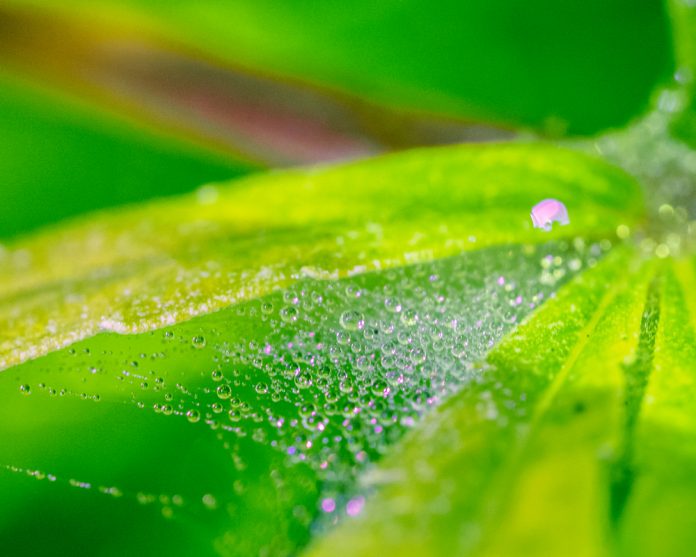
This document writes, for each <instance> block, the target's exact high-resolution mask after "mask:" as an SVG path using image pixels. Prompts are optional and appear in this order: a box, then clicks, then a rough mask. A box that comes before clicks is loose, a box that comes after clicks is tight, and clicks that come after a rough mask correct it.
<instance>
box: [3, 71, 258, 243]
mask: <svg viewBox="0 0 696 557" xmlns="http://www.w3.org/2000/svg"><path fill="white" fill-rule="evenodd" d="M0 88H1V89H2V95H1V97H2V100H1V101H0V137H2V144H1V145H0V237H10V236H13V235H16V234H18V233H21V232H26V231H28V230H31V229H34V228H36V227H38V226H41V225H45V224H48V223H53V222H55V221H58V220H60V219H62V218H65V217H69V216H73V215H75V214H78V213H83V212H85V211H89V210H94V209H97V208H102V207H108V206H112V205H120V204H125V203H131V202H135V201H141V200H144V199H148V198H152V197H159V196H165V195H171V194H177V193H182V192H185V191H190V190H193V189H194V188H195V187H197V186H198V185H200V184H201V183H205V182H206V181H212V180H222V179H227V178H229V177H233V176H236V175H239V174H240V173H243V172H247V171H248V170H249V169H250V165H249V164H247V163H243V162H235V161H233V160H230V159H228V158H225V157H223V156H222V155H219V154H218V155H215V154H213V153H208V152H205V151H204V150H202V149H201V148H198V147H195V146H192V145H190V144H186V143H184V142H179V141H176V140H173V139H164V138H162V137H159V136H157V135H155V134H153V133H152V132H150V131H147V130H145V129H142V128H140V127H135V126H132V125H129V124H127V123H125V122H122V121H119V120H116V119H113V118H109V117H107V116H104V115H100V114H97V113H95V112H94V111H91V110H89V109H87V108H85V107H82V106H80V105H77V104H75V103H73V102H70V101H68V100H66V99H64V98H60V97H58V96H55V95H51V94H44V93H39V92H38V91H37V90H36V89H34V88H32V87H30V86H27V85H26V84H24V83H21V82H19V81H17V80H14V79H10V78H9V77H7V76H0Z"/></svg>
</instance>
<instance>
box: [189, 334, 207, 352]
mask: <svg viewBox="0 0 696 557" xmlns="http://www.w3.org/2000/svg"><path fill="white" fill-rule="evenodd" d="M205 344H206V342H205V337H203V336H201V335H196V336H195V337H193V338H192V339H191V345H192V346H193V347H194V348H199V349H200V348H205Z"/></svg>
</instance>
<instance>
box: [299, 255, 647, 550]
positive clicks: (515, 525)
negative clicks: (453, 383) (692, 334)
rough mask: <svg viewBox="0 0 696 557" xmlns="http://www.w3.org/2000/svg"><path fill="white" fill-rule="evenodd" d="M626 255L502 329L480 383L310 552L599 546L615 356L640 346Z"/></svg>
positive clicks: (620, 368) (621, 388)
mask: <svg viewBox="0 0 696 557" xmlns="http://www.w3.org/2000/svg"><path fill="white" fill-rule="evenodd" d="M625 258H626V254H625V253H624V254H614V257H610V258H609V259H608V260H606V261H605V262H604V263H602V264H600V265H599V266H598V267H597V268H596V269H594V270H591V271H588V272H587V273H585V274H584V275H582V276H581V277H579V278H577V279H576V280H574V281H573V282H572V283H571V284H569V285H568V286H567V287H565V288H564V289H563V290H561V291H560V292H559V294H558V297H557V298H556V300H553V301H551V302H549V303H547V304H546V305H545V306H544V307H543V308H542V309H541V310H540V311H539V313H537V314H536V315H535V316H533V317H532V319H531V320H530V321H529V322H528V323H526V324H523V325H522V326H521V327H520V328H519V329H518V330H517V331H515V332H514V333H513V334H512V335H510V336H509V337H507V338H506V339H504V340H503V342H502V343H501V344H499V345H498V346H497V347H496V348H495V349H494V351H493V352H492V353H491V354H490V356H489V358H488V362H489V363H490V364H492V366H493V367H492V368H489V369H485V368H484V371H483V372H482V376H481V379H480V381H478V382H477V383H474V384H472V385H470V386H469V388H467V389H465V390H463V391H462V393H461V394H460V395H458V396H457V397H455V398H454V399H453V400H452V401H451V402H450V403H449V404H448V405H447V406H446V407H443V408H442V409H441V411H439V412H437V414H436V415H434V416H431V418H432V419H431V420H426V421H425V422H424V423H423V424H422V426H421V427H420V428H419V430H418V431H417V432H414V435H413V436H411V437H410V438H409V439H407V440H406V441H405V443H403V444H402V445H401V446H400V447H397V448H396V450H395V451H394V452H393V453H392V454H391V455H390V457H389V458H388V459H387V460H386V461H385V462H384V463H383V465H382V466H381V467H380V468H378V469H377V470H376V471H375V473H374V475H373V482H372V483H369V482H368V484H367V486H369V487H372V488H374V487H376V489H377V490H378V492H377V493H376V494H375V496H374V499H373V500H372V501H370V500H369V499H368V503H367V507H366V510H365V513H364V515H363V516H361V517H359V518H358V519H357V520H353V521H351V520H350V518H347V519H346V522H345V523H344V524H343V525H342V526H340V527H339V528H338V530H336V531H335V532H334V533H331V534H329V535H328V536H327V537H326V538H325V539H324V540H320V541H319V542H318V543H317V544H316V545H315V546H314V547H313V548H312V549H311V550H310V551H309V554H310V555H328V554H339V555H342V554H345V555H371V554H374V553H375V552H376V551H379V552H380V553H381V554H385V555H453V554H457V555H477V556H478V555H481V556H483V555H556V554H558V555H565V554H573V555H601V554H604V553H607V552H609V551H610V550H611V546H612V543H613V542H612V534H611V528H612V526H611V518H610V491H611V470H612V466H613V462H614V459H618V458H619V457H620V454H621V446H622V443H623V436H624V411H623V406H624V396H625V380H624V374H625V373H626V372H625V370H624V363H625V361H626V359H627V358H628V357H630V356H632V355H635V354H637V353H638V345H639V334H638V333H639V331H641V328H642V324H641V323H642V321H643V315H642V314H643V308H644V304H645V302H646V292H647V291H648V285H649V284H650V281H651V279H652V273H651V272H649V270H650V266H648V267H647V268H640V266H638V267H636V266H635V265H630V264H627V261H626V259H625ZM627 267H628V268H629V269H630V268H631V267H632V271H631V272H630V273H628V274H626V273H625V272H624V269H626V268H627ZM622 275H623V276H622Z"/></svg>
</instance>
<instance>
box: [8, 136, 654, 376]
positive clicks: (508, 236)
mask: <svg viewBox="0 0 696 557" xmlns="http://www.w3.org/2000/svg"><path fill="white" fill-rule="evenodd" d="M545 198H557V199H561V200H562V201H563V202H564V203H565V205H566V207H567V208H568V211H569V212H570V215H571V223H570V225H569V226H567V227H561V228H557V229H556V230H555V231H553V232H552V233H551V234H545V233H544V232H542V231H540V230H537V229H534V228H533V227H532V223H531V219H530V217H529V211H530V209H531V208H532V206H534V205H535V204H536V203H538V202H539V201H541V200H542V199H545ZM642 214H643V207H642V203H641V195H640V192H639V190H638V187H637V186H636V184H635V183H634V182H633V181H632V180H631V179H630V178H628V177H627V176H626V175H625V174H623V173H622V172H620V171H618V170H616V169H613V168H612V167H609V166H607V165H604V164H602V163H600V162H599V161H597V160H595V159H592V158H589V157H585V156H582V155H579V154H576V153H573V152H570V151H564V150H562V149H559V148H557V147H553V146H549V145H543V144H531V143H530V144H508V145H489V146H471V147H454V148H443V149H433V150H423V151H412V152H408V153H404V154H401V155H394V156H388V157H383V158H377V159H373V160H368V161H364V162H360V163H355V164H349V165H345V166H339V167H336V168H326V169H315V170H309V171H291V172H285V173H277V174H268V175H261V176H258V177H251V178H248V179H245V180H240V181H237V182H234V183H232V184H230V185H229V186H225V187H220V188H214V187H208V188H205V189H203V190H201V191H200V192H198V193H197V194H195V195H193V196H189V197H184V198H180V199H176V200H173V201H162V202H157V203H155V204H145V205H142V206H140V207H136V208H133V209H130V210H126V211H117V212H113V213H105V214H101V215H98V216H97V217H93V218H86V219H82V220H78V221H76V222H74V223H72V224H66V225H64V226H63V227H61V228H58V229H56V230H49V231H47V232H44V233H40V234H37V235H34V236H32V237H29V238H27V239H26V240H23V241H19V242H17V243H15V244H13V245H11V246H10V249H8V250H7V251H6V252H5V253H3V254H2V258H3V259H2V261H3V265H2V267H0V292H1V294H0V319H1V321H0V367H6V366H8V365H12V364H15V363H18V362H20V361H23V360H25V359H26V358H29V357H36V356H39V355H42V354H45V353H47V352H48V351H50V350H52V349H55V348H58V347H61V346H64V345H65V344H67V343H69V342H73V341H75V340H78V339H81V338H85V337H87V336H90V335H93V334H95V333H96V332H98V331H100V330H115V331H118V332H137V331H144V330H148V329H151V328H153V327H156V326H163V325H166V324H171V323H175V322H178V321H181V320H183V319H187V318H190V317H192V316H194V315H198V314H201V313H207V312H210V311H214V310H216V309H220V308H223V307H225V306H228V305H229V304H231V303H234V302H237V301H240V300H244V299H249V298H254V297H258V296H261V295H264V294H266V293H268V292H270V291H271V290H273V289H277V288H281V287H287V286H288V285H290V284H292V283H293V282H294V281H296V280H297V279H298V278H300V277H316V278H339V277H343V276H347V275H350V274H353V273H357V272H363V271H368V270H377V269H381V268H389V267H394V266H399V265H403V264H406V263H414V262H418V261H427V260H431V259H434V258H439V257H445V256H448V255H454V254H456V253H459V252H461V251H465V250H471V249H480V248H484V247H488V246H492V245H501V244H509V243H523V242H539V241H543V240H547V239H551V238H560V237H570V238H572V237H574V236H576V235H578V234H581V233H582V234H583V235H584V236H585V237H587V238H588V239H592V238H609V237H612V236H614V233H615V230H616V228H617V226H618V225H619V224H623V225H626V226H629V227H633V226H634V225H635V224H637V223H639V222H640V220H641V218H642Z"/></svg>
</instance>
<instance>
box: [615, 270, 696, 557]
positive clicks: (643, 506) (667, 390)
mask: <svg viewBox="0 0 696 557" xmlns="http://www.w3.org/2000/svg"><path fill="white" fill-rule="evenodd" d="M695 263H696V262H695V261H694V260H693V259H692V258H691V259H685V260H680V261H677V262H675V263H674V265H671V266H670V267H669V268H668V269H667V272H666V273H665V275H664V277H663V287H662V305H661V311H660V324H659V329H658V331H657V338H656V340H655V352H654V356H653V365H652V372H651V373H650V376H649V381H648V378H645V379H646V383H647V385H645V384H643V385H641V389H642V390H643V391H644V393H643V400H644V403H643V405H642V409H641V412H640V414H639V415H638V416H636V417H635V419H634V422H635V423H634V424H632V425H633V427H634V428H635V434H634V439H633V444H632V446H631V447H630V449H631V453H632V454H631V456H632V460H631V463H630V464H631V466H630V467H629V468H628V469H627V470H626V475H627V477H628V479H629V480H630V481H631V491H632V497H631V499H630V500H629V502H628V504H627V506H626V509H625V511H624V516H623V523H622V529H621V539H620V541H621V548H622V550H623V554H624V555H638V556H643V555H644V556H657V555H688V554H689V552H690V551H691V548H692V547H694V543H696V533H695V532H694V529H693V522H692V520H691V516H692V514H693V510H694V508H695V504H696V503H695V502H696V481H695V480H694V475H693V473H692V471H693V470H694V469H696V376H695V375H694V364H695V363H696V349H695V347H696V338H695V337H694V330H695V327H694V326H695V325H696V322H695V321H694V319H695V317H696V297H695V296H694V284H696V277H695V276H694V275H695V273H694V270H695Z"/></svg>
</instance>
